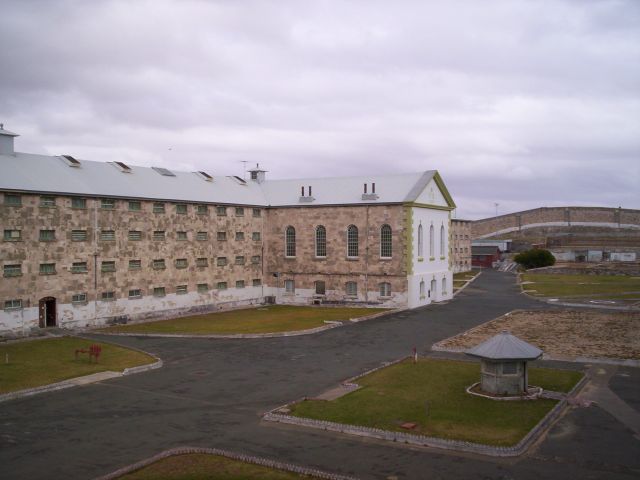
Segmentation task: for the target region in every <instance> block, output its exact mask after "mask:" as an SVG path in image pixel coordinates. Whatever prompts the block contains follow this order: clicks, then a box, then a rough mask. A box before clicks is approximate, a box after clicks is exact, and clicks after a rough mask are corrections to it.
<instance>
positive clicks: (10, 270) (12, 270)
mask: <svg viewBox="0 0 640 480" xmlns="http://www.w3.org/2000/svg"><path fill="white" fill-rule="evenodd" d="M3 275H4V276H5V277H19V276H21V275H22V265H21V264H19V263H16V264H13V265H5V266H4V268H3Z"/></svg>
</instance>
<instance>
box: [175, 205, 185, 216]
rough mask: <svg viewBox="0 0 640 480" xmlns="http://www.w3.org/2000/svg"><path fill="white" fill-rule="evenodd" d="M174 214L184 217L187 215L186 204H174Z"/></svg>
mask: <svg viewBox="0 0 640 480" xmlns="http://www.w3.org/2000/svg"><path fill="white" fill-rule="evenodd" d="M176 213H177V214H179V215H184V214H185V213H187V204H186V203H177V204H176Z"/></svg>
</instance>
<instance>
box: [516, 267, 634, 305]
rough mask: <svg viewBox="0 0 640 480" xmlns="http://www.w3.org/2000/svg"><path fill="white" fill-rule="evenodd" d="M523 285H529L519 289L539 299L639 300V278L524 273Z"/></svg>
mask: <svg viewBox="0 0 640 480" xmlns="http://www.w3.org/2000/svg"><path fill="white" fill-rule="evenodd" d="M522 281H523V282H533V283H529V284H526V285H523V287H524V288H525V289H526V290H536V292H535V293H536V294H537V295H541V296H543V297H590V296H593V297H594V298H597V299H599V300H606V299H608V298H625V297H621V296H620V295H625V296H626V295H629V294H631V296H630V297H628V298H637V297H640V278H639V277H631V276H627V275H557V274H556V275H554V274H546V273H525V274H523V275H522Z"/></svg>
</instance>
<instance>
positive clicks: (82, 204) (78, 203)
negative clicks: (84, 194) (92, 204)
mask: <svg viewBox="0 0 640 480" xmlns="http://www.w3.org/2000/svg"><path fill="white" fill-rule="evenodd" d="M71 208H78V209H81V210H84V209H86V208H87V199H86V198H79V197H71Z"/></svg>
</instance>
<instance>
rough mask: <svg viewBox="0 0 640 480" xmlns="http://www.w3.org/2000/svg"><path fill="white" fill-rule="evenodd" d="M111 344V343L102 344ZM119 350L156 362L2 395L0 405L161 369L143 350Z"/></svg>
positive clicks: (161, 363) (158, 362)
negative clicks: (137, 354)
mask: <svg viewBox="0 0 640 480" xmlns="http://www.w3.org/2000/svg"><path fill="white" fill-rule="evenodd" d="M76 337H78V338H84V339H85V340H95V339H92V338H88V337H83V336H79V335H76ZM104 343H111V342H104ZM117 346H118V347H121V348H128V349H129V350H134V351H137V352H140V353H144V354H145V355H149V356H150V357H152V358H154V359H155V360H156V361H155V362H153V363H148V364H146V365H139V366H137V367H129V368H125V369H124V370H123V371H122V372H114V371H111V370H105V371H103V372H97V373H92V374H91V375H83V376H81V377H74V378H70V379H68V380H63V381H62V382H56V383H50V384H49V385H42V386H41V387H34V388H26V389H24V390H17V391H15V392H9V393H3V394H2V395H0V403H2V402H7V401H9V400H14V399H16V398H24V397H31V396H33V395H39V394H41V393H48V392H56V391H58V390H63V389H65V388H70V387H77V386H81V385H89V384H91V383H97V382H101V381H103V380H109V379H111V378H118V377H124V376H127V375H135V374H136V373H142V372H146V371H149V370H155V369H157V368H160V367H162V365H163V362H162V359H161V358H160V357H158V356H156V355H154V354H153V353H149V352H145V351H144V350H140V349H139V348H134V347H123V346H122V345H117Z"/></svg>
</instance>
